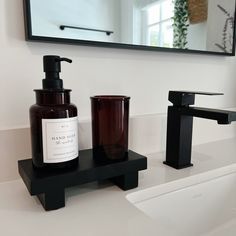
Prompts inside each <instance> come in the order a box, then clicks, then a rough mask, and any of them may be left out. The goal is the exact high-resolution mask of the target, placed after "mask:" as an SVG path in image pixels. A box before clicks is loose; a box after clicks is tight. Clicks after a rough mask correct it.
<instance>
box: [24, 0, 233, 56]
mask: <svg viewBox="0 0 236 236" xmlns="http://www.w3.org/2000/svg"><path fill="white" fill-rule="evenodd" d="M23 7H24V20H25V39H26V41H34V42H45V43H62V44H72V45H85V46H96V47H107V48H121V49H136V50H137V49H138V50H146V51H159V52H175V53H176V52H178V53H179V52H180V53H194V54H208V55H209V54H210V55H219V56H235V33H236V30H235V29H236V10H235V14H234V23H235V27H234V32H233V49H232V53H225V52H213V51H202V50H193V49H178V48H164V47H153V46H144V45H133V44H124V43H110V42H100V41H89V40H79V39H67V38H54V37H44V36H34V35H33V34H32V21H31V11H30V9H31V8H30V0H23Z"/></svg>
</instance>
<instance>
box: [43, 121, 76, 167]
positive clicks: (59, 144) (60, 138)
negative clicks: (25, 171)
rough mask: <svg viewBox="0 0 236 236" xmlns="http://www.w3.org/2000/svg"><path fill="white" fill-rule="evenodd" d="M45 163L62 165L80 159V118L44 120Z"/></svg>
mask: <svg viewBox="0 0 236 236" xmlns="http://www.w3.org/2000/svg"><path fill="white" fill-rule="evenodd" d="M42 137H43V161H44V163H60V162H65V161H70V160H73V159H75V158H76V157H78V152H79V147H78V117H72V118H65V119H64V118H63V119H42Z"/></svg>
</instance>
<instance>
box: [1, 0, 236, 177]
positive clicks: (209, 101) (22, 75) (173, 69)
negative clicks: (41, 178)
mask: <svg viewBox="0 0 236 236" xmlns="http://www.w3.org/2000/svg"><path fill="white" fill-rule="evenodd" d="M0 35H1V37H0V45H1V46H0V47H1V58H0V88H1V93H0V105H1V106H0V107H1V116H0V143H1V145H2V146H1V147H0V166H1V168H2V169H3V168H4V169H5V172H6V170H8V169H10V167H8V166H11V168H12V169H14V171H15V172H14V173H16V172H17V171H16V160H17V159H19V158H21V159H22V158H27V157H29V153H30V152H29V150H30V149H29V146H30V144H29V136H28V129H26V130H23V129H22V130H21V129H17V128H19V127H22V126H23V127H24V126H27V127H28V126H29V119H28V111H29V107H30V105H31V104H33V103H34V102H35V99H34V93H33V91H32V90H33V89H35V88H40V87H41V79H42V78H43V72H42V56H43V55H45V54H56V55H61V56H67V57H69V58H72V59H73V63H72V64H66V63H65V64H63V66H62V67H63V73H62V78H64V79H65V80H64V85H65V87H66V88H72V89H73V93H72V101H73V102H74V103H75V104H76V105H77V107H78V111H79V117H80V121H83V120H86V119H87V118H89V117H90V99H89V97H90V96H91V95H95V94H125V95H129V96H131V117H134V115H138V116H137V119H136V118H135V119H134V122H133V123H131V124H132V127H131V131H132V132H131V135H130V138H131V141H130V144H131V147H132V148H134V150H136V151H142V150H144V146H142V147H140V145H141V144H145V145H147V147H146V152H153V151H158V150H160V149H159V147H160V146H161V149H162V150H163V149H164V142H165V134H166V116H165V114H163V113H166V109H167V106H168V104H169V103H168V101H167V97H168V91H169V90H171V89H185V90H187V89H189V90H202V91H221V92H224V93H225V95H224V96H218V97H204V96H199V97H198V98H197V99H196V104H197V105H200V106H207V107H219V108H228V107H236V92H235V91H236V66H235V64H236V59H235V57H220V56H210V55H194V54H176V53H164V52H162V53H161V52H150V51H138V50H125V49H109V48H97V47H86V46H72V45H62V44H47V43H34V42H26V41H25V40H24V24H23V11H22V1H16V0H1V1H0ZM146 114H149V115H150V116H147V117H151V118H150V119H152V117H153V121H152V122H148V121H149V118H148V119H146V121H145V122H142V121H141V120H142V117H143V116H145V115H146ZM152 114H153V115H152ZM201 122H202V123H201V124H204V125H206V124H207V125H208V122H207V121H204V120H202V121H201ZM82 123H83V122H82ZM154 123H155V124H156V126H155V127H154V128H152V126H151V125H150V124H154ZM195 124H197V123H195ZM204 125H203V126H202V125H200V126H196V127H197V129H196V130H195V134H194V135H195V136H197V138H198V143H200V142H208V141H211V140H214V139H215V138H216V136H217V138H225V137H228V136H227V135H225V136H223V135H221V132H220V133H219V135H215V133H214V132H212V131H211V130H215V127H217V128H218V127H221V129H223V130H224V132H226V134H227V133H229V131H228V130H227V128H229V127H230V126H217V125H216V124H215V122H214V124H213V126H212V129H209V128H208V126H207V127H206V126H204ZM85 126H86V127H85ZM89 127H90V124H89V123H86V124H83V125H82V126H81V134H82V135H81V137H80V143H81V146H82V147H83V148H85V147H87V146H88V145H90V142H91V134H90V133H89V132H90V128H89ZM198 127H200V128H198ZM224 127H225V128H224ZM4 130H5V131H4ZM233 132H234V131H233ZM16 133H17V135H15V134H16ZM9 135H10V136H11V138H9V139H8V138H7V137H9ZM147 137H148V138H147ZM204 137H208V138H207V139H206V138H204ZM160 143H161V145H160ZM19 144H21V145H20V147H19ZM148 144H151V148H150V149H147V148H148ZM156 147H157V148H156ZM3 149H4V150H3ZM16 154H17V155H16ZM14 158H15V159H14ZM4 160H6V161H7V163H8V162H11V164H9V165H8V164H6V165H5V164H4V163H5V162H4ZM12 163H14V164H15V166H14V168H13V166H12ZM2 169H0V172H1V171H2ZM15 175H16V174H15ZM11 176H12V175H11ZM3 179H5V180H6V179H10V177H9V178H8V177H6V176H5V177H4V178H3Z"/></svg>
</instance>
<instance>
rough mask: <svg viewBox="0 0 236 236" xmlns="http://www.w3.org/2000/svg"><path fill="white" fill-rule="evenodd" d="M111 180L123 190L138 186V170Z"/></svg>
mask: <svg viewBox="0 0 236 236" xmlns="http://www.w3.org/2000/svg"><path fill="white" fill-rule="evenodd" d="M111 181H112V182H113V183H114V184H116V185H117V186H118V187H120V188H121V189H122V190H129V189H132V188H136V187H138V171H136V172H132V173H127V174H125V175H121V176H117V177H114V178H112V179H111Z"/></svg>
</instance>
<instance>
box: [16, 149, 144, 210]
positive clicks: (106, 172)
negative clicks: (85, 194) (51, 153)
mask: <svg viewBox="0 0 236 236" xmlns="http://www.w3.org/2000/svg"><path fill="white" fill-rule="evenodd" d="M144 169H147V158H146V157H144V156H142V155H140V154H138V153H135V152H133V151H129V152H128V156H127V159H126V160H124V161H120V162H113V163H102V164H97V163H95V162H94V161H93V152H92V149H88V150H82V151H80V153H79V165H78V167H76V168H75V169H73V170H61V171H50V172H45V171H44V172H42V171H39V170H36V169H35V168H33V165H32V159H26V160H20V161H18V170H19V174H20V176H21V177H22V179H23V181H24V183H25V185H26V187H27V189H28V190H29V193H30V194H31V195H36V196H37V197H38V198H39V200H40V202H41V203H42V205H43V207H44V209H45V210H55V209H58V208H61V207H64V206H65V188H68V187H71V186H76V185H80V184H85V183H89V182H93V181H100V180H105V179H109V180H111V181H112V182H113V183H114V184H116V185H117V186H119V187H120V188H121V189H122V190H129V189H132V188H135V187H137V186H138V171H140V170H144Z"/></svg>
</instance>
